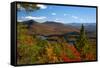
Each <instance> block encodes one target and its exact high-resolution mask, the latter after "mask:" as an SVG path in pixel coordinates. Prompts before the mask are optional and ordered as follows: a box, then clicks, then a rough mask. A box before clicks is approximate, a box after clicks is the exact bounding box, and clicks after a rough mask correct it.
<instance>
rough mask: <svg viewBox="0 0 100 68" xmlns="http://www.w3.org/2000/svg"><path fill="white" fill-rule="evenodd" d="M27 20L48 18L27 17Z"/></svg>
mask: <svg viewBox="0 0 100 68" xmlns="http://www.w3.org/2000/svg"><path fill="white" fill-rule="evenodd" d="M25 18H26V19H28V20H30V19H45V18H46V17H44V16H40V17H33V16H26V17H25Z"/></svg>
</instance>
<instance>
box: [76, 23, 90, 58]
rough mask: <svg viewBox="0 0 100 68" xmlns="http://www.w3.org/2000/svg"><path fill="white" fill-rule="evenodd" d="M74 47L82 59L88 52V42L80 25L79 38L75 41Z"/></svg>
mask: <svg viewBox="0 0 100 68" xmlns="http://www.w3.org/2000/svg"><path fill="white" fill-rule="evenodd" d="M75 47H76V48H77V50H78V51H79V52H80V55H81V57H82V59H83V58H85V57H86V54H87V53H88V52H89V41H88V38H87V36H86V33H85V29H84V25H83V24H82V26H81V29H80V35H79V38H78V39H77V41H76V45H75Z"/></svg>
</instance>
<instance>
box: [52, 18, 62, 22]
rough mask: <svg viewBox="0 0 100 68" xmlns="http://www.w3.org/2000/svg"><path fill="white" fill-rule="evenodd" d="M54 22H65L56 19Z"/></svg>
mask: <svg viewBox="0 0 100 68" xmlns="http://www.w3.org/2000/svg"><path fill="white" fill-rule="evenodd" d="M54 21H55V22H63V21H61V20H59V19H55V20H54Z"/></svg>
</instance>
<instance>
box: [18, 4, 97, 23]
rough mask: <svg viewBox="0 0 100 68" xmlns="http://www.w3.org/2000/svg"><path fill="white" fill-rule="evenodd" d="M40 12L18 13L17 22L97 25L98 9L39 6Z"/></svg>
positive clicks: (22, 11) (23, 11)
mask: <svg viewBox="0 0 100 68" xmlns="http://www.w3.org/2000/svg"><path fill="white" fill-rule="evenodd" d="M37 6H38V7H40V9H39V10H36V11H34V12H26V11H25V10H24V9H22V10H21V11H17V12H18V13H17V21H25V20H32V19H33V20H35V21H38V22H40V23H41V22H45V21H55V22H61V23H96V8H89V7H75V6H59V5H58V6H57V5H43V4H37Z"/></svg>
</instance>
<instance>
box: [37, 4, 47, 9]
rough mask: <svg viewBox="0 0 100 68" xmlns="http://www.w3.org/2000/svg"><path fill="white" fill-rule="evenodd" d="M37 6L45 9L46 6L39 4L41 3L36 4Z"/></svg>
mask: <svg viewBox="0 0 100 68" xmlns="http://www.w3.org/2000/svg"><path fill="white" fill-rule="evenodd" d="M37 7H40V9H46V8H47V6H46V5H41V4H37Z"/></svg>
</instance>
